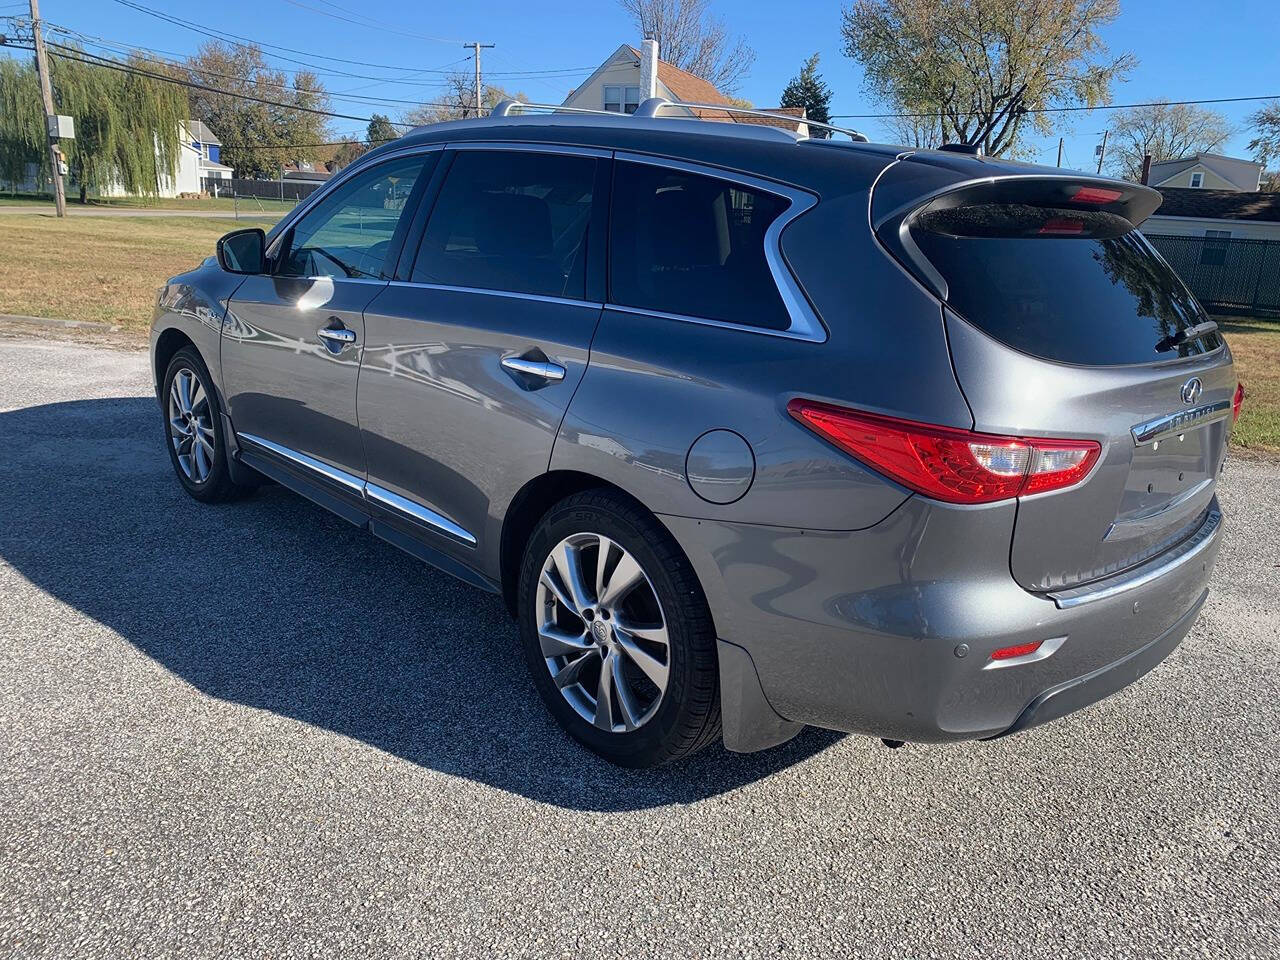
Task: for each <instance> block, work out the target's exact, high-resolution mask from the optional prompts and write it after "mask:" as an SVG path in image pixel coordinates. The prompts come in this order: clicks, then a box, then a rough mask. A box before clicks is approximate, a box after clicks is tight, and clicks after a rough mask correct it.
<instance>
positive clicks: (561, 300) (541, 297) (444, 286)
mask: <svg viewBox="0 0 1280 960" xmlns="http://www.w3.org/2000/svg"><path fill="white" fill-rule="evenodd" d="M390 285H391V286H393V287H411V288H416V289H419V290H442V291H444V292H445V293H482V294H488V295H489V296H493V297H507V298H508V299H511V300H533V301H535V302H536V303H555V304H560V305H561V306H566V307H591V308H592V309H594V310H599V309H600V308H601V307H603V306H604V304H603V303H598V302H596V301H594V300H574V299H573V298H572V297H551V296H547V295H546V294H541V293H518V292H517V291H515V290H498V289H491V288H489V287H459V286H454V285H453V284H449V283H427V282H425V281H423V280H392V281H391V282H390Z"/></svg>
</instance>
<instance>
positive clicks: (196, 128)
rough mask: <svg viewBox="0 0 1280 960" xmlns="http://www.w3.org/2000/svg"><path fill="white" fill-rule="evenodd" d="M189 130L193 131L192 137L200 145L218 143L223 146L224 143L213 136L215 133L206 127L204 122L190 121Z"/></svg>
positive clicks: (188, 122)
mask: <svg viewBox="0 0 1280 960" xmlns="http://www.w3.org/2000/svg"><path fill="white" fill-rule="evenodd" d="M187 129H188V130H190V131H191V137H192V139H194V140H197V141H199V142H200V143H216V144H217V145H218V146H222V141H221V140H219V139H218V138H217V137H215V136H214V135H213V131H212V130H210V129H209V128H208V127H206V126H205V124H204V121H203V120H188V121H187Z"/></svg>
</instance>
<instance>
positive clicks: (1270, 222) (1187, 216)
mask: <svg viewBox="0 0 1280 960" xmlns="http://www.w3.org/2000/svg"><path fill="white" fill-rule="evenodd" d="M1159 190H1160V193H1161V195H1163V197H1164V202H1163V203H1161V204H1160V207H1159V209H1157V210H1156V212H1155V214H1154V215H1153V216H1151V217H1148V218H1147V220H1146V221H1145V222H1144V223H1143V224H1142V232H1143V233H1145V234H1149V235H1150V234H1157V235H1160V236H1169V237H1207V238H1209V239H1211V240H1280V193H1258V192H1253V193H1250V192H1246V191H1243V190H1236V189H1233V190H1211V189H1207V188H1204V187H1160V188H1159Z"/></svg>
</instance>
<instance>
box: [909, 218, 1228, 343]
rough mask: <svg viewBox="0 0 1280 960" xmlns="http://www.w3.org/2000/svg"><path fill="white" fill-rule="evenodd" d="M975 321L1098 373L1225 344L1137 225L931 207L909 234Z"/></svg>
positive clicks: (952, 299)
mask: <svg viewBox="0 0 1280 960" xmlns="http://www.w3.org/2000/svg"><path fill="white" fill-rule="evenodd" d="M911 236H912V238H913V239H914V240H915V242H916V245H917V246H918V247H919V248H920V251H921V252H922V253H923V254H924V255H925V257H926V258H928V260H929V262H930V263H932V264H933V266H934V267H935V268H936V269H937V271H938V272H939V273H940V274H941V275H942V277H943V279H945V280H946V282H947V287H948V295H947V300H948V302H949V303H950V305H951V306H952V307H953V308H954V309H955V310H956V312H958V313H959V314H960V315H961V316H963V317H964V318H965V319H966V320H968V321H969V322H970V323H973V324H975V325H976V326H978V327H979V328H981V329H983V330H985V331H986V332H987V333H989V334H991V336H993V337H995V338H996V339H998V340H1001V341H1003V342H1004V343H1006V344H1008V345H1009V346H1011V347H1014V348H1015V349H1018V350H1021V351H1023V352H1024V353H1029V354H1033V355H1034V356H1037V357H1043V358H1045V359H1047V360H1056V361H1059V362H1062V363H1074V364H1082V365H1090V366H1114V365H1117V364H1129V363H1152V362H1157V361H1160V360H1171V359H1176V358H1178V357H1189V356H1195V355H1196V354H1200V353H1207V352H1209V351H1211V350H1215V349H1217V348H1218V347H1219V346H1220V345H1221V343H1222V340H1221V338H1220V337H1219V336H1218V335H1217V334H1216V333H1210V334H1208V335H1207V336H1203V337H1200V338H1199V339H1189V338H1188V339H1184V333H1183V332H1184V331H1185V330H1186V329H1187V328H1189V327H1194V326H1195V325H1196V324H1199V323H1203V322H1204V321H1205V320H1207V319H1208V317H1207V316H1206V315H1205V313H1204V310H1203V309H1202V308H1201V307H1200V305H1199V304H1198V303H1196V301H1195V299H1194V298H1193V297H1192V296H1191V294H1190V293H1189V292H1188V290H1187V288H1186V286H1185V285H1184V284H1183V283H1182V281H1181V280H1180V279H1179V278H1178V276H1177V275H1176V274H1175V273H1174V272H1173V271H1172V270H1171V269H1170V268H1169V266H1168V265H1167V264H1166V263H1165V262H1164V261H1163V260H1161V259H1160V257H1159V256H1157V255H1156V253H1155V252H1154V251H1153V250H1152V249H1151V247H1150V246H1149V245H1148V244H1147V242H1146V240H1145V239H1143V237H1142V235H1141V234H1139V233H1138V231H1137V230H1136V229H1134V227H1133V225H1132V224H1130V223H1129V222H1128V221H1127V220H1125V219H1124V218H1122V217H1119V216H1116V215H1115V214H1111V213H1104V212H1097V211H1081V210H1067V209H1055V208H1049V207H1038V206H1030V205H1026V204H998V203H983V204H971V205H966V206H959V207H953V208H951V209H947V210H938V211H932V212H927V213H925V214H924V215H922V216H920V217H918V218H917V219H916V220H915V222H914V223H913V224H912V227H911Z"/></svg>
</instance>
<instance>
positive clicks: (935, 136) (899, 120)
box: [884, 116, 946, 150]
mask: <svg viewBox="0 0 1280 960" xmlns="http://www.w3.org/2000/svg"><path fill="white" fill-rule="evenodd" d="M884 124H885V126H886V127H888V128H889V139H890V140H891V141H892V142H893V143H900V144H902V145H903V146H904V147H915V148H916V149H917V150H936V149H938V147H940V146H942V144H943V143H945V142H946V140H945V139H944V138H943V136H942V118H941V117H911V116H904V117H894V118H893V119H891V120H886V121H884Z"/></svg>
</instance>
